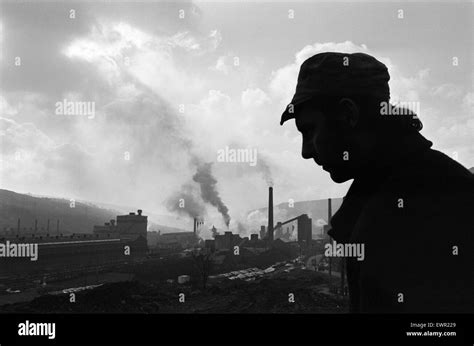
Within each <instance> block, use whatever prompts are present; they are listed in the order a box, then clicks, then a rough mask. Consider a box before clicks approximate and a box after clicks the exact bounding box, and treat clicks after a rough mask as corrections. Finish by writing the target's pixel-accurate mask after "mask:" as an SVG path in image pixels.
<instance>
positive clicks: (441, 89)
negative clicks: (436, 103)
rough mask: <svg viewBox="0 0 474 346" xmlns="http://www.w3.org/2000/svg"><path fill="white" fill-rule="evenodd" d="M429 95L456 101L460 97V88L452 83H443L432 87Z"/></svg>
mask: <svg viewBox="0 0 474 346" xmlns="http://www.w3.org/2000/svg"><path fill="white" fill-rule="evenodd" d="M431 94H432V95H433V96H434V97H437V98H442V99H448V100H456V99H458V98H459V97H461V95H462V87H460V86H459V85H455V84H453V83H445V84H441V85H438V86H436V87H433V88H432V89H431Z"/></svg>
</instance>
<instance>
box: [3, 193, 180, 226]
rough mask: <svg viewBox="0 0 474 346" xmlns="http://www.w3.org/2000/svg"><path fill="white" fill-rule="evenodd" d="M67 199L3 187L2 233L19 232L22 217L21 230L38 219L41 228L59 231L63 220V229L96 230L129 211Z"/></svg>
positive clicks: (33, 224) (151, 223)
mask: <svg viewBox="0 0 474 346" xmlns="http://www.w3.org/2000/svg"><path fill="white" fill-rule="evenodd" d="M70 204H71V203H70V201H69V200H67V199H60V198H50V197H36V196H31V195H29V194H20V193H16V192H13V191H9V190H3V189H0V233H3V232H5V231H9V230H10V228H12V229H13V231H14V233H15V234H16V231H17V222H18V218H20V234H28V233H33V232H34V227H35V219H37V220H38V232H39V233H47V232H48V231H47V225H48V219H49V220H50V225H49V232H50V233H54V234H56V232H57V230H56V223H57V220H59V233H62V234H71V233H92V230H93V227H94V225H102V224H103V223H104V222H108V221H109V220H111V219H115V217H116V216H117V215H123V214H126V213H127V212H130V211H133V210H131V209H130V210H128V211H126V210H125V209H124V208H120V209H119V208H117V209H109V208H101V207H99V206H97V205H95V204H92V203H87V202H78V201H76V202H75V205H74V208H72V207H71V206H70ZM149 229H150V230H156V231H157V230H160V231H161V232H162V233H167V232H179V231H183V230H181V229H179V228H173V227H168V226H163V225H159V224H155V223H153V222H149Z"/></svg>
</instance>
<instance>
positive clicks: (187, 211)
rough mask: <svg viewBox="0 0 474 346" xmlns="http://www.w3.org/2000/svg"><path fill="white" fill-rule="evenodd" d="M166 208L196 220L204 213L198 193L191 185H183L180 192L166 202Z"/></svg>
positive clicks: (204, 209)
mask: <svg viewBox="0 0 474 346" xmlns="http://www.w3.org/2000/svg"><path fill="white" fill-rule="evenodd" d="M166 208H167V209H168V210H169V211H173V212H177V213H178V214H181V215H186V216H191V217H192V218H197V217H199V216H201V217H202V216H203V215H205V213H206V208H205V207H204V204H203V203H202V202H201V199H200V197H199V192H198V191H197V189H196V188H195V187H194V186H193V185H191V184H189V183H188V184H184V185H183V186H182V187H181V191H179V192H176V193H174V194H173V195H172V196H170V197H169V198H168V199H167V201H166Z"/></svg>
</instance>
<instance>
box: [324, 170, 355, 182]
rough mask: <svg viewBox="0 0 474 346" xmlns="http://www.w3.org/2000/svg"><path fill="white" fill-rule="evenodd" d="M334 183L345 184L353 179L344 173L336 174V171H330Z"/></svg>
mask: <svg viewBox="0 0 474 346" xmlns="http://www.w3.org/2000/svg"><path fill="white" fill-rule="evenodd" d="M328 172H329V174H330V176H331V179H332V181H334V182H335V183H337V184H341V183H345V182H346V181H348V180H351V179H352V177H350V175H349V174H347V173H345V172H344V173H343V172H335V171H328Z"/></svg>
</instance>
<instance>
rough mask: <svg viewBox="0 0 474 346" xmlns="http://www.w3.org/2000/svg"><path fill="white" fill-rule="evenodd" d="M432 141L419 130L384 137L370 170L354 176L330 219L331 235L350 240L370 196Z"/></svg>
mask: <svg viewBox="0 0 474 346" xmlns="http://www.w3.org/2000/svg"><path fill="white" fill-rule="evenodd" d="M432 145H433V143H432V142H431V141H429V140H427V139H426V138H424V137H423V136H422V135H421V134H419V133H418V132H416V133H413V134H409V135H407V136H405V137H402V138H398V139H397V140H396V141H394V140H387V139H385V140H384V141H383V142H382V143H381V145H380V146H379V148H380V149H379V153H378V155H375V157H376V160H374V161H373V162H372V163H371V164H370V165H369V166H368V169H367V173H365V174H364V175H363V176H360V177H357V178H356V179H354V181H353V183H352V184H351V187H350V188H349V191H348V192H347V194H346V196H345V197H344V199H343V203H342V205H341V207H340V208H339V210H338V211H337V212H336V213H335V214H334V216H333V217H332V218H331V221H330V225H331V229H330V230H329V231H328V234H329V235H330V236H331V237H332V238H333V239H335V240H336V241H337V242H339V243H347V242H348V241H349V239H350V237H351V234H352V230H353V228H354V226H355V224H356V222H357V220H358V219H359V216H360V214H361V212H362V210H363V208H364V207H365V205H366V203H367V202H368V201H369V199H370V198H371V197H372V196H373V195H374V194H375V193H376V192H377V191H378V189H379V188H380V187H381V185H382V183H383V182H384V181H386V180H387V179H388V178H389V177H390V176H391V175H392V174H393V173H394V170H395V169H396V168H397V167H400V166H403V165H405V164H407V163H408V162H409V161H410V160H416V159H417V158H418V157H420V156H419V155H423V154H422V153H423V152H424V151H425V150H428V149H429V148H430V147H431V146H432Z"/></svg>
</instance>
